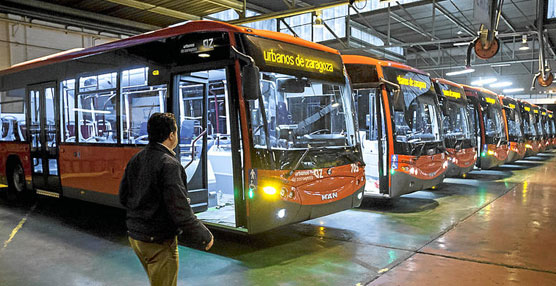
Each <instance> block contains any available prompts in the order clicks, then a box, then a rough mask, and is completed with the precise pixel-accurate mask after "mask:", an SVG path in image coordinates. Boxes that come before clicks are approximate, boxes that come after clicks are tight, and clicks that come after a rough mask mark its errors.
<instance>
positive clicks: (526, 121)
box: [519, 100, 540, 157]
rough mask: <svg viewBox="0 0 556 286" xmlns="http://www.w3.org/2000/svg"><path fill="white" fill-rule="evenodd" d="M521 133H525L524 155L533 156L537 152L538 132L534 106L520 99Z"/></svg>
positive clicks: (538, 145)
mask: <svg viewBox="0 0 556 286" xmlns="http://www.w3.org/2000/svg"><path fill="white" fill-rule="evenodd" d="M519 105H520V106H521V117H522V118H523V131H524V132H523V133H524V134H525V157H529V156H534V155H536V154H537V153H538V152H539V148H540V144H539V138H540V136H539V132H538V130H537V123H536V117H535V113H534V111H533V110H534V107H533V105H532V104H530V103H529V102H527V101H523V100H520V101H519Z"/></svg>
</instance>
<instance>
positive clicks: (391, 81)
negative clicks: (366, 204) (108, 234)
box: [343, 55, 448, 198]
mask: <svg viewBox="0 0 556 286" xmlns="http://www.w3.org/2000/svg"><path fill="white" fill-rule="evenodd" d="M343 59H344V63H345V65H346V69H347V72H348V74H349V76H350V78H351V81H352V86H353V92H354V98H355V101H356V106H357V114H358V115H357V117H358V122H359V128H360V129H359V130H360V131H359V133H360V137H361V142H362V146H363V158H364V160H365V164H366V169H365V175H366V176H367V185H366V188H365V194H369V195H372V194H373V195H375V194H378V195H382V196H387V197H391V198H393V197H399V196H401V195H404V194H407V193H411V192H414V191H418V190H423V189H427V188H430V187H433V186H436V185H437V184H439V183H441V182H442V180H443V178H444V173H445V172H446V169H447V166H448V161H447V156H445V154H444V149H445V147H444V141H443V137H442V133H441V132H442V130H441V129H440V126H441V118H440V116H441V114H440V109H439V107H438V99H437V97H436V93H435V91H434V86H433V84H432V82H431V79H430V77H429V76H428V75H427V74H425V73H424V72H422V71H419V70H417V69H414V68H412V67H409V66H406V65H403V64H400V63H395V62H389V61H380V60H376V59H373V58H369V57H363V56H354V55H348V56H343Z"/></svg>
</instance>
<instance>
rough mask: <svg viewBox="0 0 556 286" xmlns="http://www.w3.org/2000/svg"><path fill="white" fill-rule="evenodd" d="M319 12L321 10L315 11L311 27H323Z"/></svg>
mask: <svg viewBox="0 0 556 286" xmlns="http://www.w3.org/2000/svg"><path fill="white" fill-rule="evenodd" d="M321 13H322V11H321V10H317V11H315V21H314V22H313V27H315V28H322V27H324V21H323V20H322V16H321Z"/></svg>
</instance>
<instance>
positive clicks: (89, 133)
mask: <svg viewBox="0 0 556 286" xmlns="http://www.w3.org/2000/svg"><path fill="white" fill-rule="evenodd" d="M79 129H80V131H81V138H83V139H84V140H85V141H88V140H90V139H91V138H93V137H94V130H95V129H94V126H93V124H92V123H91V122H90V121H88V120H87V121H85V122H83V121H81V124H80V125H79Z"/></svg>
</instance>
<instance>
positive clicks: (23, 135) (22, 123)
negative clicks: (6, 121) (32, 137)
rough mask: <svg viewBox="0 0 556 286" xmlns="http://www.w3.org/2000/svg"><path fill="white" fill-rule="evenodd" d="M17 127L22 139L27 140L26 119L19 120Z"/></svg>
mask: <svg viewBox="0 0 556 286" xmlns="http://www.w3.org/2000/svg"><path fill="white" fill-rule="evenodd" d="M17 127H18V129H19V137H20V138H21V141H25V140H26V139H27V125H26V124H25V120H19V121H18V122H17Z"/></svg>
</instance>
